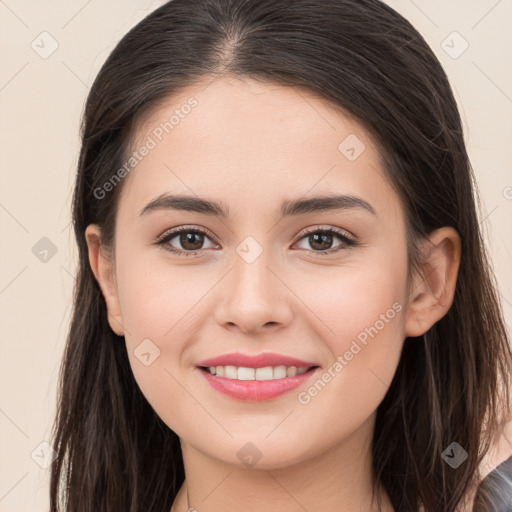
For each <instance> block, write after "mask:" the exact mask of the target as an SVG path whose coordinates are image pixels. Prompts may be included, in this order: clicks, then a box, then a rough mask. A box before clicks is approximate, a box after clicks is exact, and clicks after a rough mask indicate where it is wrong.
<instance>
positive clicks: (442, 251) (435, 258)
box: [405, 226, 461, 336]
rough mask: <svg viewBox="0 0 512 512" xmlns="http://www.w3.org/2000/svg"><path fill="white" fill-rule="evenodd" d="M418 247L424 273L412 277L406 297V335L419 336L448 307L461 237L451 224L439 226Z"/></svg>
mask: <svg viewBox="0 0 512 512" xmlns="http://www.w3.org/2000/svg"><path fill="white" fill-rule="evenodd" d="M421 250H422V253H423V256H424V259H423V263H422V271H423V272H422V274H423V275H418V274H416V275H415V276H414V281H413V286H412V290H411V292H410V295H409V297H408V301H407V312H406V319H405V335H406V336H421V335H422V334H424V333H425V332H427V331H428V330H429V329H430V327H432V325H434V324H435V323H436V322H437V321H438V320H440V319H441V318H442V317H443V316H444V315H445V314H446V313H447V312H448V310H449V309H450V307H451V305H452V302H453V296H454V294H455V284H456V282H457V273H458V270H459V264H460V254H461V241H460V236H459V234H458V233H457V231H456V230H455V229H454V228H452V227H448V226H446V227H442V228H439V229H437V230H435V231H433V232H432V233H431V234H430V235H429V237H428V240H426V241H425V242H424V243H423V246H422V248H421Z"/></svg>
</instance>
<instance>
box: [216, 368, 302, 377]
mask: <svg viewBox="0 0 512 512" xmlns="http://www.w3.org/2000/svg"><path fill="white" fill-rule="evenodd" d="M208 370H209V372H210V373H211V374H212V375H217V376H218V377H225V378H227V379H237V380H275V379H284V378H285V377H295V376H296V375H302V374H303V373H305V372H307V371H308V368H297V367H296V366H284V365H280V366H265V367H263V368H247V367H244V366H210V367H209V368H208Z"/></svg>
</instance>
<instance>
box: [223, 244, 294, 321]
mask: <svg viewBox="0 0 512 512" xmlns="http://www.w3.org/2000/svg"><path fill="white" fill-rule="evenodd" d="M273 261H274V258H273V257H272V251H271V250H270V249H265V250H264V249H263V247H262V246H261V245H260V244H259V243H258V242H256V240H255V239H254V238H252V237H247V239H245V240H244V241H242V242H241V243H240V244H239V246H238V247H237V249H236V254H234V256H233V267H232V270H231V276H230V279H228V280H226V284H225V287H224V289H223V292H222V293H223V296H222V298H221V300H220V301H219V303H218V304H219V306H218V308H217V320H218V322H219V323H221V324H237V325H238V326H239V327H240V328H241V329H242V330H244V331H254V330H258V329H259V328H261V327H263V326H264V325H266V324H269V325H270V324H272V325H274V324H283V323H286V322H288V321H289V319H290V316H291V313H290V309H289V308H290V304H289V303H288V300H287V298H286V287H285V286H284V285H283V283H282V282H281V281H280V279H279V278H278V277H277V276H276V275H275V270H274V269H273V267H275V265H274V264H273Z"/></svg>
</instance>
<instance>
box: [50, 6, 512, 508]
mask: <svg viewBox="0 0 512 512" xmlns="http://www.w3.org/2000/svg"><path fill="white" fill-rule="evenodd" d="M228 74H231V75H236V76H246V77H251V78H256V79H259V80H265V81H269V82H273V83H277V84H285V85H289V86H290V85H291V86H297V87H303V88H307V89H308V90H310V91H313V92H314V93H316V94H318V95H320V97H323V98H325V99H327V100H329V101H331V102H334V104H335V105H337V106H339V107H340V108H341V109H343V111H346V112H350V113H351V114H352V115H354V116H355V117H356V118H357V119H358V120H359V121H360V122H361V123H362V124H363V126H365V128H366V129H367V130H368V131H369V133H371V134H372V135H373V136H374V138H375V140H376V141H377V142H378V144H379V146H380V148H381V153H382V156H383V160H384V161H385V164H386V172H387V177H388V179H389V181H390V183H391V184H392V185H393V186H394V187H395V189H396V190H397V192H398V194H399V196H400V197H401V200H402V201H403V204H404V207H405V211H406V220H407V230H408V232H407V238H408V250H409V254H410V265H411V269H412V268H416V267H418V268H419V266H418V263H419V256H418V252H417V250H416V244H415V241H417V240H419V239H420V238H422V237H426V236H427V235H428V234H429V233H430V232H431V231H432V230H435V229H437V228H439V227H442V226H452V227H454V228H455V229H456V230H457V232H458V233H459V235H460V237H461V241H462V255H461V262H460V267H459V275H458V281H457V285H456V290H455V297H454V300H453V304H452V307H451V308H450V309H449V311H448V312H447V314H446V315H445V316H444V317H443V318H442V319H441V320H439V321H438V322H437V323H436V324H434V325H433V326H432V328H431V329H430V330H429V331H428V332H427V333H426V334H425V335H423V336H422V337H417V338H406V339H405V342H404V346H403V351H402V354H401V359H400V362H399V365H398V368H397V371H396V374H395V376H394V379H393V381H392V383H391V385H390V387H389V389H388V392H387V394H386V396H385V398H384V400H383V401H382V403H381V404H380V405H379V407H378V410H377V417H376V425H375V434H374V438H373V443H372V456H373V469H374V475H373V477H374V482H375V485H377V483H379V482H381V483H382V485H383V486H384V488H385V489H386V491H387V493H388V495H389V497H390V499H391V501H392V503H393V505H394V507H395V509H396V510H397V511H416V510H418V507H419V506H420V505H423V507H424V510H425V511H426V512H439V511H443V512H451V511H455V510H456V507H457V506H458V505H460V504H461V503H462V501H463V499H464V497H465V496H466V494H467V493H468V490H469V489H470V486H471V485H474V484H475V478H476V477H478V467H479V465H480V462H481V461H482V459H483V456H484V455H485V454H486V453H487V451H488V449H489V447H490V446H491V443H493V442H494V441H495V440H496V439H497V436H498V435H499V434H500V432H501V431H502V428H503V425H504V421H505V420H506V419H507V418H508V411H510V397H509V389H510V384H511V383H510V379H511V373H512V372H511V370H512V352H511V348H510V345H509V343H508V339H507V332H506V328H505V325H504V321H503V318H502V313H501V309H500V302H499V296H498V294H497V292H496V289H497V288H496V282H495V278H494V276H493V274H492V271H491V267H490V264H489V262H488V257H487V255H486V251H485V247H484V242H483V237H482V233H481V228H480V225H479V220H478V216H477V210H476V205H477V201H478V199H477V196H476V186H475V183H474V175H473V171H472V169H471V165H470V162H469V159H468V155H467V151H466V148H465V144H464V139H463V132H462V127H461V120H460V117H459V112H458V110H457V106H456V102H455V99H454V97H453V94H452V90H451V88H450V85H449V82H448V79H447V77H446V74H445V72H444V71H443V69H442V67H441V65H440V63H439V61H438V60H437V59H436V57H435V56H434V54H433V52H432V51H431V49H430V48H429V46H428V45H427V43H426V42H425V40H424V39H423V38H422V36H421V35H420V34H419V33H418V32H417V31H416V30H415V29H414V28H413V27H412V25H411V24H410V23H409V22H408V21H407V20H405V19H404V18H403V17H402V16H400V15H399V14H398V13H397V12H395V11H394V10H393V9H391V8H390V7H388V6H386V5H385V4H383V3H382V2H380V1H378V0H293V1H283V0H173V1H170V2H168V3H166V4H165V5H163V6H162V7H160V8H159V9H157V10H156V11H154V12H153V13H151V14H150V15H149V16H147V17H146V18H145V19H144V20H142V21H141V22H140V23H139V24H138V25H136V26H135V27H134V28H133V29H132V30H130V32H129V33H128V34H126V35H125V36H124V37H123V39H122V40H121V41H120V42H119V44H118V45H117V46H116V48H115V49H114V50H113V52H112V53H111V55H110V56H109V58H108V59H107V61H106V62H105V64H104V65H103V67H102V68H101V70H100V72H99V74H98V76H97V77H96V80H95V82H94V84H93V86H92V88H91V90H90V93H89V96H88V98H87V103H86V106H85V111H84V114H83V125H82V131H81V137H82V147H81V151H80V158H79V163H78V171H77V176H76V185H75V189H74V196H73V212H72V214H73V225H74V231H75V236H76V240H77V244H78V249H79V263H78V271H77V276H76V288H75V292H74V304H73V316H72V321H71V326H70V330H69V336H68V339H67V345H66V349H65V354H64V358H63V363H62V367H61V373H60V383H59V394H58V413H57V417H56V419H55V424H54V434H53V435H54V440H53V446H54V448H55V449H56V450H57V452H58V457H57V459H56V460H55V462H54V463H53V466H52V475H51V510H52V512H58V511H59V510H66V511H69V512H98V511H100V510H101V511H108V512H142V511H144V512H168V511H169V510H170V508H171V505H172V503H173V501H174V499H175V497H176V494H177V491H178V489H179V487H180V486H181V484H182V483H183V480H184V469H183V460H182V454H181V449H180V444H179V438H178V436H177V435H176V434H175V433H174V432H173V431H171V430H170V429H169V428H168V427H167V426H166V425H165V424H164V423H163V422H162V421H161V419H160V418H159V417H158V416H157V414H156V413H155V412H154V410H153V409H152V407H151V406H150V405H149V404H148V402H147V400H146V399H145V397H144V396H143V395H142V393H141V391H140V389H139V387H138V386H137V383H136V381H135V380H134V377H133V375H132V372H131V368H130V365H129V361H128V357H127V353H126V345H125V343H123V338H120V337H118V336H117V335H116V334H114V332H113V331H112V330H111V329H110V327H109V324H108V322H107V310H106V305H105V301H104V298H103V296H102V293H101V290H100V288H99V286H98V284H97V282H96V280H95V278H94V275H93V273H92V271H91V268H90V265H89V260H88V251H87V244H86V240H85V236H84V232H85V229H86V227H87V226H88V225H89V224H91V223H96V224H99V225H100V227H101V229H102V244H103V246H104V247H107V248H108V247H112V246H113V243H114V234H115V233H114V220H115V216H116V210H117V204H118V198H119V194H120V192H121V190H122V186H123V181H121V182H120V183H119V184H118V185H117V186H116V187H115V188H114V189H113V190H112V191H111V192H109V193H107V194H103V195H102V196H101V197H100V195H99V194H98V192H97V191H98V189H100V188H101V187H102V185H103V184H104V183H105V182H106V181H108V180H109V178H110V177H111V176H112V175H113V174H115V172H116V170H118V169H119V168H120V167H121V166H122V165H123V162H125V161H126V157H127V155H128V153H129V150H130V140H131V137H132V136H133V134H134V131H135V129H136V126H137V121H138V119H140V116H142V114H143V113H147V112H148V111H150V109H152V108H155V107H156V106H157V105H158V103H159V101H162V100H164V99H165V98H167V97H169V96H171V95H173V94H175V93H177V92H179V91H181V90H182V89H183V88H185V87H187V86H188V85H193V84H194V83H195V82H196V81H197V80H199V79H201V78H202V77H205V76H212V77H222V76H225V75H228ZM498 404H503V405H502V407H503V413H501V412H500V410H499V408H498ZM452 442H457V443H458V444H459V445H460V446H461V447H462V448H463V449H464V450H465V451H466V452H467V459H466V461H465V462H464V463H463V464H462V465H460V466H459V467H458V468H457V469H453V468H452V467H450V466H449V465H448V464H447V463H446V462H445V460H444V459H443V457H442V453H443V451H444V450H445V449H446V448H447V447H448V446H449V445H450V444H451V443H452Z"/></svg>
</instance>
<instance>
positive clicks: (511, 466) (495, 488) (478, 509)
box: [473, 455, 512, 512]
mask: <svg viewBox="0 0 512 512" xmlns="http://www.w3.org/2000/svg"><path fill="white" fill-rule="evenodd" d="M473 507H474V508H473V512H511V511H512V455H511V456H510V457H509V458H508V459H506V460H504V461H503V462H502V463H501V464H499V465H498V466H497V467H496V468H495V469H493V470H492V471H491V472H490V473H488V474H487V476H486V477H485V478H484V479H483V480H482V481H481V482H480V485H479V486H478V489H477V491H476V496H475V501H474V506H473Z"/></svg>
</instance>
